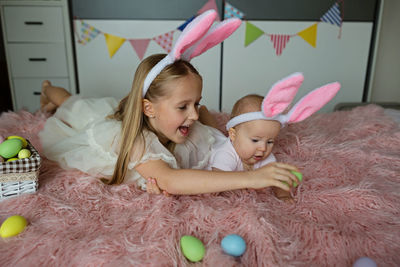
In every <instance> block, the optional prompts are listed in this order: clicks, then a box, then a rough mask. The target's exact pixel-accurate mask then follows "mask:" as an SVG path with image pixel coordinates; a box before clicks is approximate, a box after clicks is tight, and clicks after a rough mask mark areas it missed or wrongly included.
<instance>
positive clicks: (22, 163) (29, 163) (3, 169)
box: [0, 142, 40, 180]
mask: <svg viewBox="0 0 400 267" xmlns="http://www.w3.org/2000/svg"><path fill="white" fill-rule="evenodd" d="M27 148H28V149H29V150H30V151H31V153H32V154H31V156H30V157H29V158H25V159H19V160H13V161H8V162H3V163H0V180H1V174H7V173H25V172H36V171H37V170H39V167H40V155H39V153H38V152H37V150H36V149H35V148H34V147H33V146H32V145H31V143H29V142H28V146H27Z"/></svg>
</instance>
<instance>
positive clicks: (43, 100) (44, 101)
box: [40, 80, 57, 113]
mask: <svg viewBox="0 0 400 267" xmlns="http://www.w3.org/2000/svg"><path fill="white" fill-rule="evenodd" d="M50 87H51V82H50V81H49V80H45V81H43V82H42V92H41V94H40V109H41V110H42V111H44V112H50V113H53V112H54V111H55V110H56V109H57V105H55V104H53V103H52V102H50V100H49V99H48V97H47V95H46V90H48V88H50Z"/></svg>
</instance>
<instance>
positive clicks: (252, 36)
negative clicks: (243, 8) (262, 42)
mask: <svg viewBox="0 0 400 267" xmlns="http://www.w3.org/2000/svg"><path fill="white" fill-rule="evenodd" d="M263 34H264V32H263V31H262V30H260V29H259V28H257V27H256V26H254V25H253V24H251V23H250V22H246V38H245V40H244V46H248V45H249V44H251V43H252V42H254V41H255V40H257V39H258V37H260V36H261V35H263Z"/></svg>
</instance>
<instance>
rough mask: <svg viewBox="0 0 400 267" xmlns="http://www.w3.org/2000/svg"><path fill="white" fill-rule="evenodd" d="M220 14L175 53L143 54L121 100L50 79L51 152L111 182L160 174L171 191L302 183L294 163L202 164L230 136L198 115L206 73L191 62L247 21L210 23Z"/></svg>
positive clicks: (45, 91) (47, 146) (192, 30)
mask: <svg viewBox="0 0 400 267" xmlns="http://www.w3.org/2000/svg"><path fill="white" fill-rule="evenodd" d="M215 16H216V14H215V12H213V11H210V12H205V13H203V14H202V15H200V16H199V17H197V18H196V19H195V20H193V21H192V22H191V23H190V24H189V25H188V26H187V27H186V28H185V30H184V31H183V32H182V34H181V36H180V38H179V40H178V41H177V42H176V44H175V46H174V48H173V50H172V52H171V53H170V54H168V55H153V56H150V57H148V58H146V59H145V60H143V61H142V62H141V63H140V65H139V66H138V68H137V70H136V73H135V76H134V80H133V85H132V89H131V91H130V93H129V94H128V96H126V97H125V98H124V99H122V100H121V101H120V103H119V104H117V103H116V102H115V100H114V99H112V98H103V99H81V98H79V97H78V96H70V95H69V94H67V93H65V91H64V90H63V89H62V88H59V87H53V86H52V85H51V84H50V83H49V82H47V81H46V82H44V83H43V88H42V97H41V99H42V106H43V107H44V108H53V107H58V108H57V111H56V113H55V114H54V116H53V117H51V118H49V119H48V120H47V121H46V124H45V127H44V129H43V131H42V132H40V134H39V136H40V139H41V141H42V146H43V152H44V154H45V156H46V157H47V158H49V159H51V160H55V161H57V162H59V163H60V165H61V166H63V167H65V168H77V169H79V170H81V171H84V172H87V173H91V174H95V175H98V176H100V177H101V178H102V181H103V182H105V183H107V184H120V183H123V182H124V183H130V182H135V183H136V184H137V185H139V186H141V187H142V188H144V187H145V185H146V179H149V178H151V177H153V178H155V179H156V182H157V184H158V186H159V187H160V188H161V189H162V190H164V191H167V192H169V193H171V194H200V193H212V192H221V191H226V190H234V189H242V188H243V189H244V188H254V189H258V188H264V187H269V186H276V187H280V188H282V189H283V190H286V191H288V190H289V185H292V184H293V182H298V180H297V178H296V176H295V175H293V174H292V173H291V172H290V171H291V170H294V171H297V168H296V167H294V166H292V165H289V164H284V163H273V164H270V165H268V166H265V167H262V168H260V169H257V170H254V171H248V172H220V171H207V170H201V169H204V168H205V167H206V166H207V164H208V160H209V156H210V151H211V146H212V145H213V144H214V143H215V142H218V140H220V138H221V137H223V135H222V134H221V133H220V132H219V131H218V130H216V129H213V128H211V127H208V126H205V125H203V124H201V123H199V122H198V121H197V120H198V119H199V102H200V100H201V91H202V78H201V76H200V75H199V73H198V72H197V70H196V69H195V68H194V67H193V66H192V65H191V64H190V63H189V62H188V61H189V60H190V59H191V58H192V57H194V56H197V55H199V54H201V53H202V52H204V51H205V50H207V49H209V48H210V47H212V46H213V45H215V44H217V43H219V42H221V41H222V40H223V39H225V38H226V37H228V36H229V35H230V34H231V33H232V32H233V31H234V30H235V29H236V28H237V27H238V24H237V23H239V24H240V22H238V20H236V19H232V20H231V21H232V22H234V23H236V26H232V24H231V23H227V22H222V23H221V24H219V25H217V27H213V28H211V29H210V26H211V24H212V22H213V21H214V19H215ZM239 21H240V20H239ZM203 28H205V30H204V29H203ZM221 29H222V30H221ZM219 31H220V32H219ZM216 32H217V33H218V32H219V34H215V33H216ZM208 36H210V37H208ZM221 36H222V37H221ZM215 40H218V41H215ZM210 42H212V45H210ZM182 58H183V59H184V60H183V59H182ZM50 103H51V104H50ZM110 114H111V115H110ZM283 182H286V183H287V184H285V183H283Z"/></svg>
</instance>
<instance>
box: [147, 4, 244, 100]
mask: <svg viewBox="0 0 400 267" xmlns="http://www.w3.org/2000/svg"><path fill="white" fill-rule="evenodd" d="M216 16H217V12H216V11H215V10H208V11H206V12H204V13H202V14H201V15H199V16H197V17H196V18H195V19H194V20H192V21H191V22H190V23H189V24H188V25H187V26H186V27H185V29H184V30H183V32H182V33H181V35H180V36H179V38H178V40H177V41H176V43H175V45H174V47H173V48H172V50H171V52H170V53H169V54H168V55H167V56H166V57H165V58H163V59H162V60H161V61H160V62H158V63H157V64H156V65H155V66H154V67H153V68H152V69H151V70H150V71H149V73H148V74H147V77H146V79H145V80H144V83H143V91H142V93H143V95H142V96H143V97H144V96H145V95H146V93H147V90H148V89H149V86H150V84H151V83H152V82H153V80H154V79H155V78H156V77H157V75H158V74H160V72H161V71H162V70H163V69H164V68H165V67H166V66H168V65H170V64H172V63H174V62H175V61H177V60H180V59H182V60H185V61H190V60H191V59H192V58H194V57H197V56H199V55H201V54H202V53H204V52H205V51H207V50H208V49H210V48H212V47H214V46H215V45H217V44H219V43H221V42H222V41H224V40H225V39H226V38H228V37H229V36H230V35H231V34H232V33H233V32H234V31H235V30H236V29H237V28H239V26H240V24H241V23H242V21H241V20H240V19H238V18H230V19H226V20H224V21H221V22H220V23H218V24H215V25H213V26H212V27H211V25H212V24H213V22H214V20H215V18H216Z"/></svg>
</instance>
